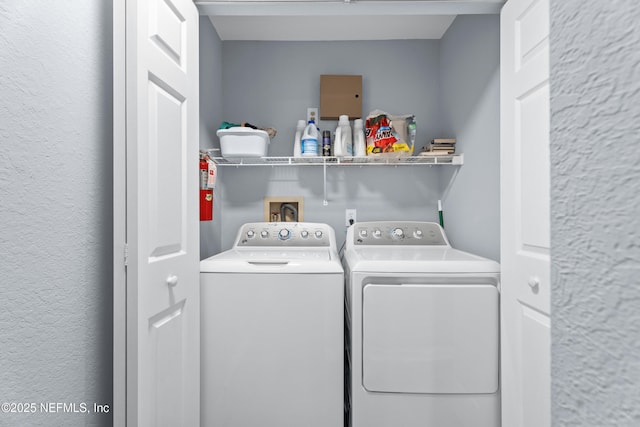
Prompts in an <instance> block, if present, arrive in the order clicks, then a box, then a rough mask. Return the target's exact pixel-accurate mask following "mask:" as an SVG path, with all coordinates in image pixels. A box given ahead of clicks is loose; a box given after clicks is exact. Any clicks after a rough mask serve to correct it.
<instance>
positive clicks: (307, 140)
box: [302, 120, 318, 156]
mask: <svg viewBox="0 0 640 427" xmlns="http://www.w3.org/2000/svg"><path fill="white" fill-rule="evenodd" d="M302 155H303V156H317V155H318V128H317V127H316V122H315V121H314V120H309V124H307V127H306V128H304V132H303V133H302Z"/></svg>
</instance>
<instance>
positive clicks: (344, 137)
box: [333, 115, 353, 157]
mask: <svg viewBox="0 0 640 427" xmlns="http://www.w3.org/2000/svg"><path fill="white" fill-rule="evenodd" d="M333 150H334V151H333V153H334V154H333V155H334V156H336V157H345V156H353V139H352V137H351V125H349V116H347V115H342V116H340V119H339V121H338V127H337V128H336V139H335V141H334V144H333Z"/></svg>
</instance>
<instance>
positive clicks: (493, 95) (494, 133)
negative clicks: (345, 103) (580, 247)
mask: <svg viewBox="0 0 640 427" xmlns="http://www.w3.org/2000/svg"><path fill="white" fill-rule="evenodd" d="M440 67H441V68H440V76H441V80H440V84H441V86H442V89H441V90H442V108H443V123H444V132H443V133H444V134H445V135H453V136H456V137H457V140H458V142H457V149H458V150H459V151H460V152H462V153H464V156H465V164H464V166H462V167H461V168H459V169H458V168H443V170H442V176H441V185H442V191H443V209H444V213H445V227H446V230H447V234H448V236H449V239H450V240H451V244H452V245H453V246H455V247H457V248H459V249H462V250H466V251H469V252H474V253H477V254H479V255H483V256H486V257H488V258H492V259H495V260H496V261H499V260H500V18H499V16H497V15H480V16H469V15H467V16H458V17H457V18H456V19H455V21H453V24H452V25H451V27H449V30H447V32H446V34H445V36H444V37H443V38H442V40H441V47H440Z"/></svg>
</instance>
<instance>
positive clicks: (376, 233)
mask: <svg viewBox="0 0 640 427" xmlns="http://www.w3.org/2000/svg"><path fill="white" fill-rule="evenodd" d="M373 237H375V238H376V239H379V238H380V237H382V231H380V229H379V228H376V229H375V230H373Z"/></svg>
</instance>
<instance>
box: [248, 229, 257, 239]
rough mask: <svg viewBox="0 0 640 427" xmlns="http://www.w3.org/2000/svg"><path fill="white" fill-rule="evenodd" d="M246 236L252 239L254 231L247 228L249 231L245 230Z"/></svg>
mask: <svg viewBox="0 0 640 427" xmlns="http://www.w3.org/2000/svg"><path fill="white" fill-rule="evenodd" d="M247 237H248V238H249V239H253V238H254V237H256V232H255V231H253V230H249V231H247Z"/></svg>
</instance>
